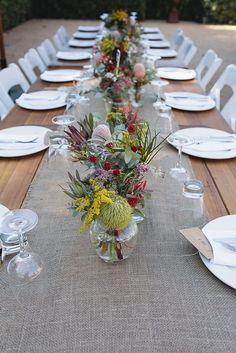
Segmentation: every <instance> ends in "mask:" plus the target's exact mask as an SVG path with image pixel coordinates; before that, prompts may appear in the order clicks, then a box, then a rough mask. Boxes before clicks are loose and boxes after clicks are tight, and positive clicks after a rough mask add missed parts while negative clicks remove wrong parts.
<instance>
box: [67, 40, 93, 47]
mask: <svg viewBox="0 0 236 353" xmlns="http://www.w3.org/2000/svg"><path fill="white" fill-rule="evenodd" d="M95 43H96V42H95V40H79V39H70V40H69V46H70V47H78V48H92V47H93V46H94V45H95Z"/></svg>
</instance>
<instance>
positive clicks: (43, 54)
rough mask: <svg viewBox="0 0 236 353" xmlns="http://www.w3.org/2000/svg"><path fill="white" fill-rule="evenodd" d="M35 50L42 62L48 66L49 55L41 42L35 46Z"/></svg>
mask: <svg viewBox="0 0 236 353" xmlns="http://www.w3.org/2000/svg"><path fill="white" fill-rule="evenodd" d="M36 50H37V52H38V53H39V55H40V57H41V59H42V60H43V62H44V63H45V65H46V66H48V65H49V64H50V62H51V60H50V57H49V55H48V53H47V51H46V50H45V48H44V45H43V44H42V43H41V44H40V45H39V46H38V47H37V48H36Z"/></svg>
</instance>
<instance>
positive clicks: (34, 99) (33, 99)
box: [16, 91, 67, 110]
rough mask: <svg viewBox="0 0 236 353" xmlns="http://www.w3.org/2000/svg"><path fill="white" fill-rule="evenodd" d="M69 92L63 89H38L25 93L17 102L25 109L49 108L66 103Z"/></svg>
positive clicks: (58, 106)
mask: <svg viewBox="0 0 236 353" xmlns="http://www.w3.org/2000/svg"><path fill="white" fill-rule="evenodd" d="M66 96H67V92H63V91H37V92H31V93H23V94H22V95H21V96H20V98H18V99H17V100H16V103H17V104H18V105H19V106H20V107H21V108H25V109H31V110H48V109H55V108H60V107H63V106H64V105H66Z"/></svg>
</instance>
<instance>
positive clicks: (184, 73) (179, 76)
mask: <svg viewBox="0 0 236 353" xmlns="http://www.w3.org/2000/svg"><path fill="white" fill-rule="evenodd" d="M158 75H159V76H160V77H162V78H167V79H168V80H181V81H182V80H192V79H194V78H195V77H196V72H195V71H194V70H189V69H182V68H180V67H160V68H159V69H158Z"/></svg>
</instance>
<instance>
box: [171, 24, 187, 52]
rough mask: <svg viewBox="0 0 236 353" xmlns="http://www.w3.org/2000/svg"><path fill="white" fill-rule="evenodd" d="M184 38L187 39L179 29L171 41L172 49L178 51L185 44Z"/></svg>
mask: <svg viewBox="0 0 236 353" xmlns="http://www.w3.org/2000/svg"><path fill="white" fill-rule="evenodd" d="M184 38H185V35H184V32H183V31H182V29H180V28H179V29H177V30H176V31H175V33H174V35H173V37H172V38H171V39H170V46H171V48H172V49H174V50H177V51H178V50H179V48H180V47H181V45H182V43H183V42H184Z"/></svg>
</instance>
